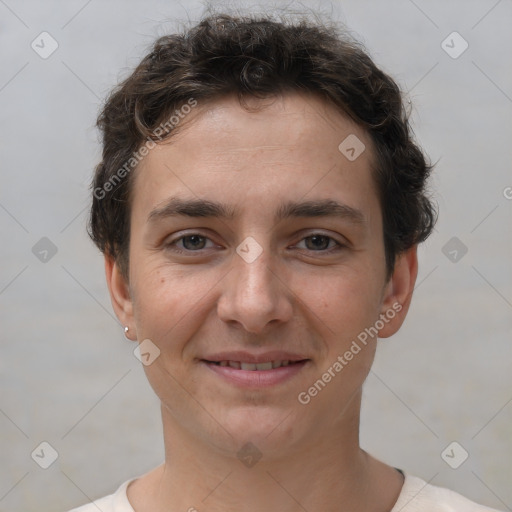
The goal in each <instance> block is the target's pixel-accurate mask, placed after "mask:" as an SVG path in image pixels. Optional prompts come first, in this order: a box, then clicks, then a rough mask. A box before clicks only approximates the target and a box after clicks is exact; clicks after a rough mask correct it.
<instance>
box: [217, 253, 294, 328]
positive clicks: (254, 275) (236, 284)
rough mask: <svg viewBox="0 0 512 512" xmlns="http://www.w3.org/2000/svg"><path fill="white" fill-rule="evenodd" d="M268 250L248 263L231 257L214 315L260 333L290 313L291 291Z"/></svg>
mask: <svg viewBox="0 0 512 512" xmlns="http://www.w3.org/2000/svg"><path fill="white" fill-rule="evenodd" d="M271 260H272V257H271V256H270V252H269V250H266V249H265V250H264V251H263V252H262V254H260V256H259V257H258V258H257V259H256V260H254V261H251V262H248V261H246V260H244V259H243V258H242V257H240V256H239V255H238V254H235V255H234V256H233V263H232V265H233V268H232V269H231V271H230V272H228V274H227V275H226V276H225V278H224V279H223V280H222V285H221V286H222V294H221V296H220V298H219V300H218V303H217V314H218V315H219V318H220V319H221V320H223V321H224V322H226V323H230V324H238V325H240V326H242V327H243V328H244V329H245V330H246V331H247V332H251V333H260V334H261V333H262V332H263V331H264V330H265V328H268V327H267V326H268V325H269V324H270V323H273V324H275V325H278V324H280V323H282V322H287V321H288V320H290V318H291V317H292V314H293V308H292V302H291V299H292V297H293V294H292V292H291V291H290V290H289V289H288V288H287V286H286V284H285V282H286V280H285V276H284V275H279V270H278V267H277V266H276V265H272V267H270V266H269V265H270V264H271V263H272V261H271Z"/></svg>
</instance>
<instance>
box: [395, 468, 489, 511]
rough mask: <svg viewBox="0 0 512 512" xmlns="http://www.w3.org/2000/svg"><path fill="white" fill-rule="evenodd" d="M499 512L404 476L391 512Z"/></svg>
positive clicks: (452, 492) (447, 490) (407, 475)
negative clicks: (400, 489)
mask: <svg viewBox="0 0 512 512" xmlns="http://www.w3.org/2000/svg"><path fill="white" fill-rule="evenodd" d="M398 511H401V512H499V511H497V510H496V509H493V508H489V507H486V506H484V505H479V504H478V503H475V502H474V501H471V500H469V499H468V498H465V497H464V496H462V495H460V494H458V493H456V492H455V491H451V490H450V489H446V488H444V487H437V486H435V485H430V484H428V483H427V482H425V481H424V480H422V479H421V478H418V477H416V476H413V475H409V474H406V475H405V481H404V485H403V488H402V491H401V493H400V495H399V497H398V500H397V502H396V503H395V506H394V507H393V509H392V510H391V512H398Z"/></svg>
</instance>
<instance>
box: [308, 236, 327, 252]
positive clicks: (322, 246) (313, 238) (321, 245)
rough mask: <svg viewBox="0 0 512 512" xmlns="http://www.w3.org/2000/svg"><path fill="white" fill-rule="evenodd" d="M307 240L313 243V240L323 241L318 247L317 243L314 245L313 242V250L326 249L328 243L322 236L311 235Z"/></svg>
mask: <svg viewBox="0 0 512 512" xmlns="http://www.w3.org/2000/svg"><path fill="white" fill-rule="evenodd" d="M309 239H310V240H311V241H312V242H313V241H314V240H316V241H317V242H318V241H319V240H322V239H323V241H324V243H323V244H322V243H320V245H319V244H318V243H315V242H313V248H316V249H319V248H320V249H326V248H327V246H328V245H329V242H328V239H327V237H326V236H323V235H313V236H310V237H309ZM325 242H327V245H326V244H325Z"/></svg>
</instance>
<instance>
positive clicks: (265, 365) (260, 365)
mask: <svg viewBox="0 0 512 512" xmlns="http://www.w3.org/2000/svg"><path fill="white" fill-rule="evenodd" d="M255 366H256V370H272V361H269V362H268V363H257V364H256V365H255Z"/></svg>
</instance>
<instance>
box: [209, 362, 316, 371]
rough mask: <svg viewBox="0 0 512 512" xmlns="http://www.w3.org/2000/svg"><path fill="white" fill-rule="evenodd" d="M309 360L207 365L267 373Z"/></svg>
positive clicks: (215, 363)
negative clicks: (267, 371)
mask: <svg viewBox="0 0 512 512" xmlns="http://www.w3.org/2000/svg"><path fill="white" fill-rule="evenodd" d="M306 361H309V359H302V360H300V361H290V360H275V361H266V362H264V363H245V362H243V361H206V360H205V362H206V363H209V364H214V365H215V366H229V367H230V368H234V369H235V370H249V371H265V370H275V369H276V368H281V367H284V366H293V365H296V364H302V363H305V362H306Z"/></svg>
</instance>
